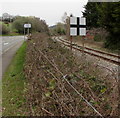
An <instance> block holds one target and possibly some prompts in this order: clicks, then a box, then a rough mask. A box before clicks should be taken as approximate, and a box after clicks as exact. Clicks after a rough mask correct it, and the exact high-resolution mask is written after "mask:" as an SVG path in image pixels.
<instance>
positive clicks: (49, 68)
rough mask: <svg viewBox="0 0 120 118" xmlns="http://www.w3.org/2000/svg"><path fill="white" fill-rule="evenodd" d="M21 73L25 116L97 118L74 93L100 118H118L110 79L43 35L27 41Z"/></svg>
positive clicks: (34, 36)
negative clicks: (27, 110) (23, 82)
mask: <svg viewBox="0 0 120 118" xmlns="http://www.w3.org/2000/svg"><path fill="white" fill-rule="evenodd" d="M24 70H25V75H26V79H27V81H28V84H27V92H26V99H27V103H26V104H27V108H28V109H29V112H28V115H29V116H66V115H67V116H98V114H97V113H96V112H95V111H94V110H93V109H92V108H91V107H90V106H89V105H88V104H87V103H86V102H85V101H84V100H83V99H82V98H81V96H80V95H78V93H77V92H76V91H75V89H76V90H77V91H78V92H79V93H80V94H81V95H82V96H84V98H85V99H86V100H87V101H88V102H89V103H90V104H91V105H93V106H94V107H95V109H97V110H98V111H99V112H100V113H101V114H102V115H103V116H108V115H110V116H117V115H118V107H117V104H118V94H117V93H118V90H117V84H116V81H115V80H114V79H113V78H114V75H112V76H111V75H106V74H105V75H104V74H103V72H102V70H101V71H100V69H98V67H97V66H96V64H94V63H92V62H87V61H85V57H84V56H80V57H79V56H76V55H75V54H73V53H72V52H71V51H70V50H69V49H66V48H65V47H63V46H61V45H60V44H59V43H58V42H56V41H55V40H52V39H51V38H49V37H48V36H47V35H46V34H34V35H33V36H32V38H31V40H30V41H28V46H27V55H26V65H25V69H24ZM103 71H104V70H103ZM110 78H112V81H110ZM71 85H72V86H73V87H74V88H75V89H73V88H72V87H71Z"/></svg>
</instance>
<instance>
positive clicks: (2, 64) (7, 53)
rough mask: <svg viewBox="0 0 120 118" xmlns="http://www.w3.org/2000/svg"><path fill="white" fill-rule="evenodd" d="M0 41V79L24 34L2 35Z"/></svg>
mask: <svg viewBox="0 0 120 118" xmlns="http://www.w3.org/2000/svg"><path fill="white" fill-rule="evenodd" d="M1 38H2V41H0V46H1V47H0V80H1V79H2V75H3V74H4V72H5V71H6V69H7V67H8V65H9V64H10V62H11V60H12V58H13V56H14V55H15V53H16V51H17V49H19V47H20V46H21V45H22V43H23V41H24V36H3V37H0V39H1Z"/></svg>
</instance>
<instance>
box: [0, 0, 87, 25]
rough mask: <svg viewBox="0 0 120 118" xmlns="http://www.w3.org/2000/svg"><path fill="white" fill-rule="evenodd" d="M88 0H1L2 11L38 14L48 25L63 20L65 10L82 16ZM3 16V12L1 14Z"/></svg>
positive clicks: (16, 13) (22, 14) (15, 13)
mask: <svg viewBox="0 0 120 118" xmlns="http://www.w3.org/2000/svg"><path fill="white" fill-rule="evenodd" d="M87 1H88V0H1V2H0V10H1V6H2V13H9V14H11V15H21V16H36V17H40V18H41V19H44V20H45V21H46V22H47V24H48V25H54V24H56V23H57V22H61V21H62V20H61V17H62V16H63V14H64V12H67V14H68V15H70V14H71V13H72V14H73V15H74V16H82V12H81V11H84V8H83V6H84V5H86V3H87ZM0 16H1V14H0Z"/></svg>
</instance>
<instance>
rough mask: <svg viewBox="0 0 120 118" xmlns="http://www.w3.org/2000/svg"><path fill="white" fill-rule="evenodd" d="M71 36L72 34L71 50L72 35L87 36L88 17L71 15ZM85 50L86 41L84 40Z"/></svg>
mask: <svg viewBox="0 0 120 118" xmlns="http://www.w3.org/2000/svg"><path fill="white" fill-rule="evenodd" d="M70 36H71V50H72V36H82V37H83V38H84V36H86V18H84V17H70ZM83 52H84V42H83Z"/></svg>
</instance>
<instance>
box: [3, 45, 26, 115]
mask: <svg viewBox="0 0 120 118" xmlns="http://www.w3.org/2000/svg"><path fill="white" fill-rule="evenodd" d="M25 53H26V43H24V44H23V45H22V46H21V47H20V49H19V50H18V51H17V53H16V55H15V57H14V58H13V60H12V63H11V64H10V66H9V68H8V70H7V72H6V73H5V74H4V76H3V79H2V108H3V111H2V115H3V116H24V115H25V114H24V113H25V112H26V107H25V101H26V100H25V97H24V93H25V85H26V79H25V76H24V72H23V67H24V62H25Z"/></svg>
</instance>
